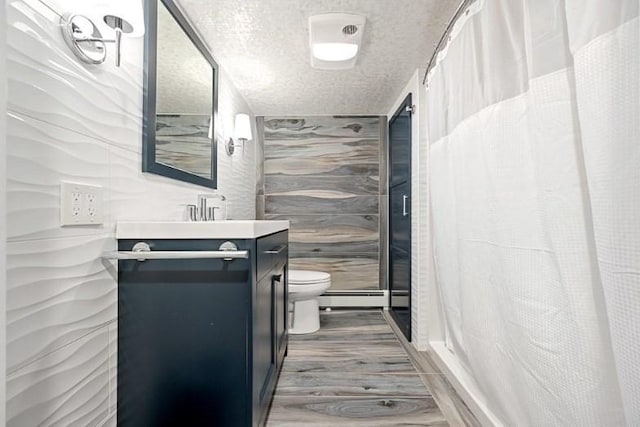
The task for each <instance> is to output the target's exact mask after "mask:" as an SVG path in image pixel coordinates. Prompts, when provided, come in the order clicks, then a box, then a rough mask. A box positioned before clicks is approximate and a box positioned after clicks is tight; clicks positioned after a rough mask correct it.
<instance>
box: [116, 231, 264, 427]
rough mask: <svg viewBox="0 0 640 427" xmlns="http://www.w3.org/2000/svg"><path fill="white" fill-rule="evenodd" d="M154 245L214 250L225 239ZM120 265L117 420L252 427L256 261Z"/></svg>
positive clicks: (134, 424) (131, 425)
mask: <svg viewBox="0 0 640 427" xmlns="http://www.w3.org/2000/svg"><path fill="white" fill-rule="evenodd" d="M149 243H150V244H151V245H152V247H153V248H154V249H156V250H214V249H217V248H218V247H219V246H220V244H221V243H222V242H211V241H208V242H205V241H202V242H200V241H198V242H195V243H194V242H188V243H184V244H182V246H180V245H181V243H180V242H179V241H171V242H165V241H156V242H149ZM121 249H122V250H131V249H130V247H121ZM118 265H119V268H118V282H119V283H118V310H119V313H118V315H119V322H118V426H120V427H138V426H154V427H168V426H178V425H181V426H213V425H215V426H220V427H229V426H242V425H247V423H248V422H249V417H248V415H249V414H248V411H247V403H249V400H248V399H247V392H248V387H247V384H246V381H245V380H244V378H247V377H248V375H247V374H248V373H247V362H246V355H247V354H248V351H249V348H248V340H247V335H248V332H249V331H250V330H251V328H250V325H251V321H252V318H251V316H250V313H249V310H247V309H246V307H249V306H250V304H251V293H250V292H251V289H252V286H251V285H252V283H251V282H250V280H251V263H250V260H245V259H237V260H234V261H229V262H227V261H223V260H221V259H188V260H146V261H144V262H138V261H136V260H121V261H119V263H118Z"/></svg>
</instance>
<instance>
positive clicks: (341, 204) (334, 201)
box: [266, 192, 379, 216]
mask: <svg viewBox="0 0 640 427" xmlns="http://www.w3.org/2000/svg"><path fill="white" fill-rule="evenodd" d="M323 196H325V195H324V194H322V193H320V192H318V193H317V194H316V195H315V196H313V197H310V196H266V209H267V212H269V213H270V214H292V215H327V214H335V215H347V214H365V215H366V214H376V216H377V213H378V204H379V196H352V197H326V196H325V197H323Z"/></svg>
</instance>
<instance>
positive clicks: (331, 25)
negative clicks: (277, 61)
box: [309, 13, 366, 70]
mask: <svg viewBox="0 0 640 427" xmlns="http://www.w3.org/2000/svg"><path fill="white" fill-rule="evenodd" d="M365 22H366V19H365V17H364V16H361V15H354V14H349V13H325V14H322V15H315V16H311V17H309V46H310V50H311V66H312V67H314V68H319V69H323V70H344V69H348V68H353V67H354V66H355V65H356V60H357V56H358V54H359V53H360V44H361V42H362V34H363V32H364V26H365Z"/></svg>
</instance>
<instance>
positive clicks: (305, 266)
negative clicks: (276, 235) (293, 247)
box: [289, 253, 379, 291]
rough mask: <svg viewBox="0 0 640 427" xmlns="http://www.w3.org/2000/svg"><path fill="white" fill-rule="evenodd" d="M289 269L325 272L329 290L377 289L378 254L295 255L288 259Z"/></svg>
mask: <svg viewBox="0 0 640 427" xmlns="http://www.w3.org/2000/svg"><path fill="white" fill-rule="evenodd" d="M289 266H290V268H291V269H298V270H315V271H326V272H327V273H329V274H331V288H330V290H333V291H335V290H357V289H378V270H379V264H378V254H377V253H374V254H362V255H356V256H354V255H353V254H350V253H345V254H341V253H335V254H322V255H320V254H315V253H308V254H297V255H295V256H291V257H290V258H289Z"/></svg>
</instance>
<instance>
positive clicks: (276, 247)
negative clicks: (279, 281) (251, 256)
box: [256, 231, 289, 280]
mask: <svg viewBox="0 0 640 427" xmlns="http://www.w3.org/2000/svg"><path fill="white" fill-rule="evenodd" d="M256 250H257V257H256V258H257V260H256V275H257V276H256V277H257V279H258V280H260V279H262V278H263V277H264V276H265V275H266V274H268V273H269V272H270V271H272V270H274V269H275V270H277V269H280V268H282V267H283V266H284V265H285V264H286V262H287V259H288V258H289V233H288V232H287V231H281V232H279V233H275V234H271V235H269V236H265V237H261V238H259V239H258V241H257V243H256Z"/></svg>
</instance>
